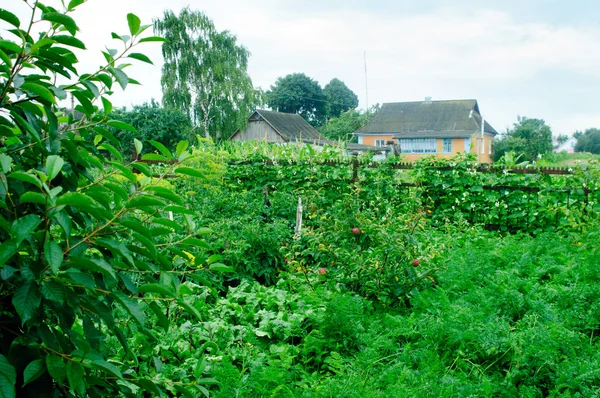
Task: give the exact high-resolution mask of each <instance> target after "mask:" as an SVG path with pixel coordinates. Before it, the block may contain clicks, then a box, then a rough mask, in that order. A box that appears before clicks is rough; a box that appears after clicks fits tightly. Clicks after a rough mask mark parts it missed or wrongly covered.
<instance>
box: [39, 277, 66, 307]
mask: <svg viewBox="0 0 600 398" xmlns="http://www.w3.org/2000/svg"><path fill="white" fill-rule="evenodd" d="M42 296H44V298H45V299H47V300H50V301H56V302H57V303H59V304H62V303H63V302H64V301H65V287H64V286H63V285H62V284H61V283H59V282H55V281H47V282H43V284H42Z"/></svg>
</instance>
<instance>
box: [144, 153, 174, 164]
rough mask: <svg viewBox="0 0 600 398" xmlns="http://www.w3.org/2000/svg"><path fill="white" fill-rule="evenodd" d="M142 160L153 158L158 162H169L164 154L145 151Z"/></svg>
mask: <svg viewBox="0 0 600 398" xmlns="http://www.w3.org/2000/svg"><path fill="white" fill-rule="evenodd" d="M142 160H154V161H159V162H169V159H168V158H167V157H165V156H162V155H159V154H157V153H147V154H145V155H142Z"/></svg>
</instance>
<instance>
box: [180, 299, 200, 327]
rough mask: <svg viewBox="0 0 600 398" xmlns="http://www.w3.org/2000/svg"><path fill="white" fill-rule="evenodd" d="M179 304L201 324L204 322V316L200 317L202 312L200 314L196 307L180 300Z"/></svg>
mask: <svg viewBox="0 0 600 398" xmlns="http://www.w3.org/2000/svg"><path fill="white" fill-rule="evenodd" d="M177 304H178V305H179V306H180V307H181V308H183V309H184V310H186V311H187V312H189V313H190V314H191V315H193V316H194V317H196V319H198V320H199V321H200V322H202V315H200V312H198V310H197V309H196V308H195V307H193V306H192V305H190V304H189V303H188V302H186V301H185V300H183V299H178V300H177Z"/></svg>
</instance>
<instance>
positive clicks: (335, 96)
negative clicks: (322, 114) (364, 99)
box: [323, 79, 358, 118]
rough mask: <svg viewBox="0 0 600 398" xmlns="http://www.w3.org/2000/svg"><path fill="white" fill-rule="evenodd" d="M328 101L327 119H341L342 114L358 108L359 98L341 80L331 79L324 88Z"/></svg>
mask: <svg viewBox="0 0 600 398" xmlns="http://www.w3.org/2000/svg"><path fill="white" fill-rule="evenodd" d="M323 93H324V94H325V98H326V99H327V117H328V118H332V117H339V116H340V115H341V114H342V112H346V111H349V110H350V109H355V108H356V107H357V106H358V96H357V95H356V94H355V93H354V92H353V91H352V90H350V89H349V88H348V86H346V84H344V82H343V81H341V80H339V79H331V81H330V82H329V83H327V85H326V86H325V87H324V88H323Z"/></svg>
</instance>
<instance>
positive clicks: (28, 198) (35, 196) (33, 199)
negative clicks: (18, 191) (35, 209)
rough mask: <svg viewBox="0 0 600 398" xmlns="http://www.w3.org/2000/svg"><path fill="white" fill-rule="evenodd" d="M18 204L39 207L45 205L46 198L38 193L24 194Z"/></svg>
mask: <svg viewBox="0 0 600 398" xmlns="http://www.w3.org/2000/svg"><path fill="white" fill-rule="evenodd" d="M19 202H20V203H36V204H39V205H45V204H46V197H45V196H44V195H42V194H41V193H39V192H31V191H29V192H25V193H24V194H23V195H21V197H20V198H19Z"/></svg>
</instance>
